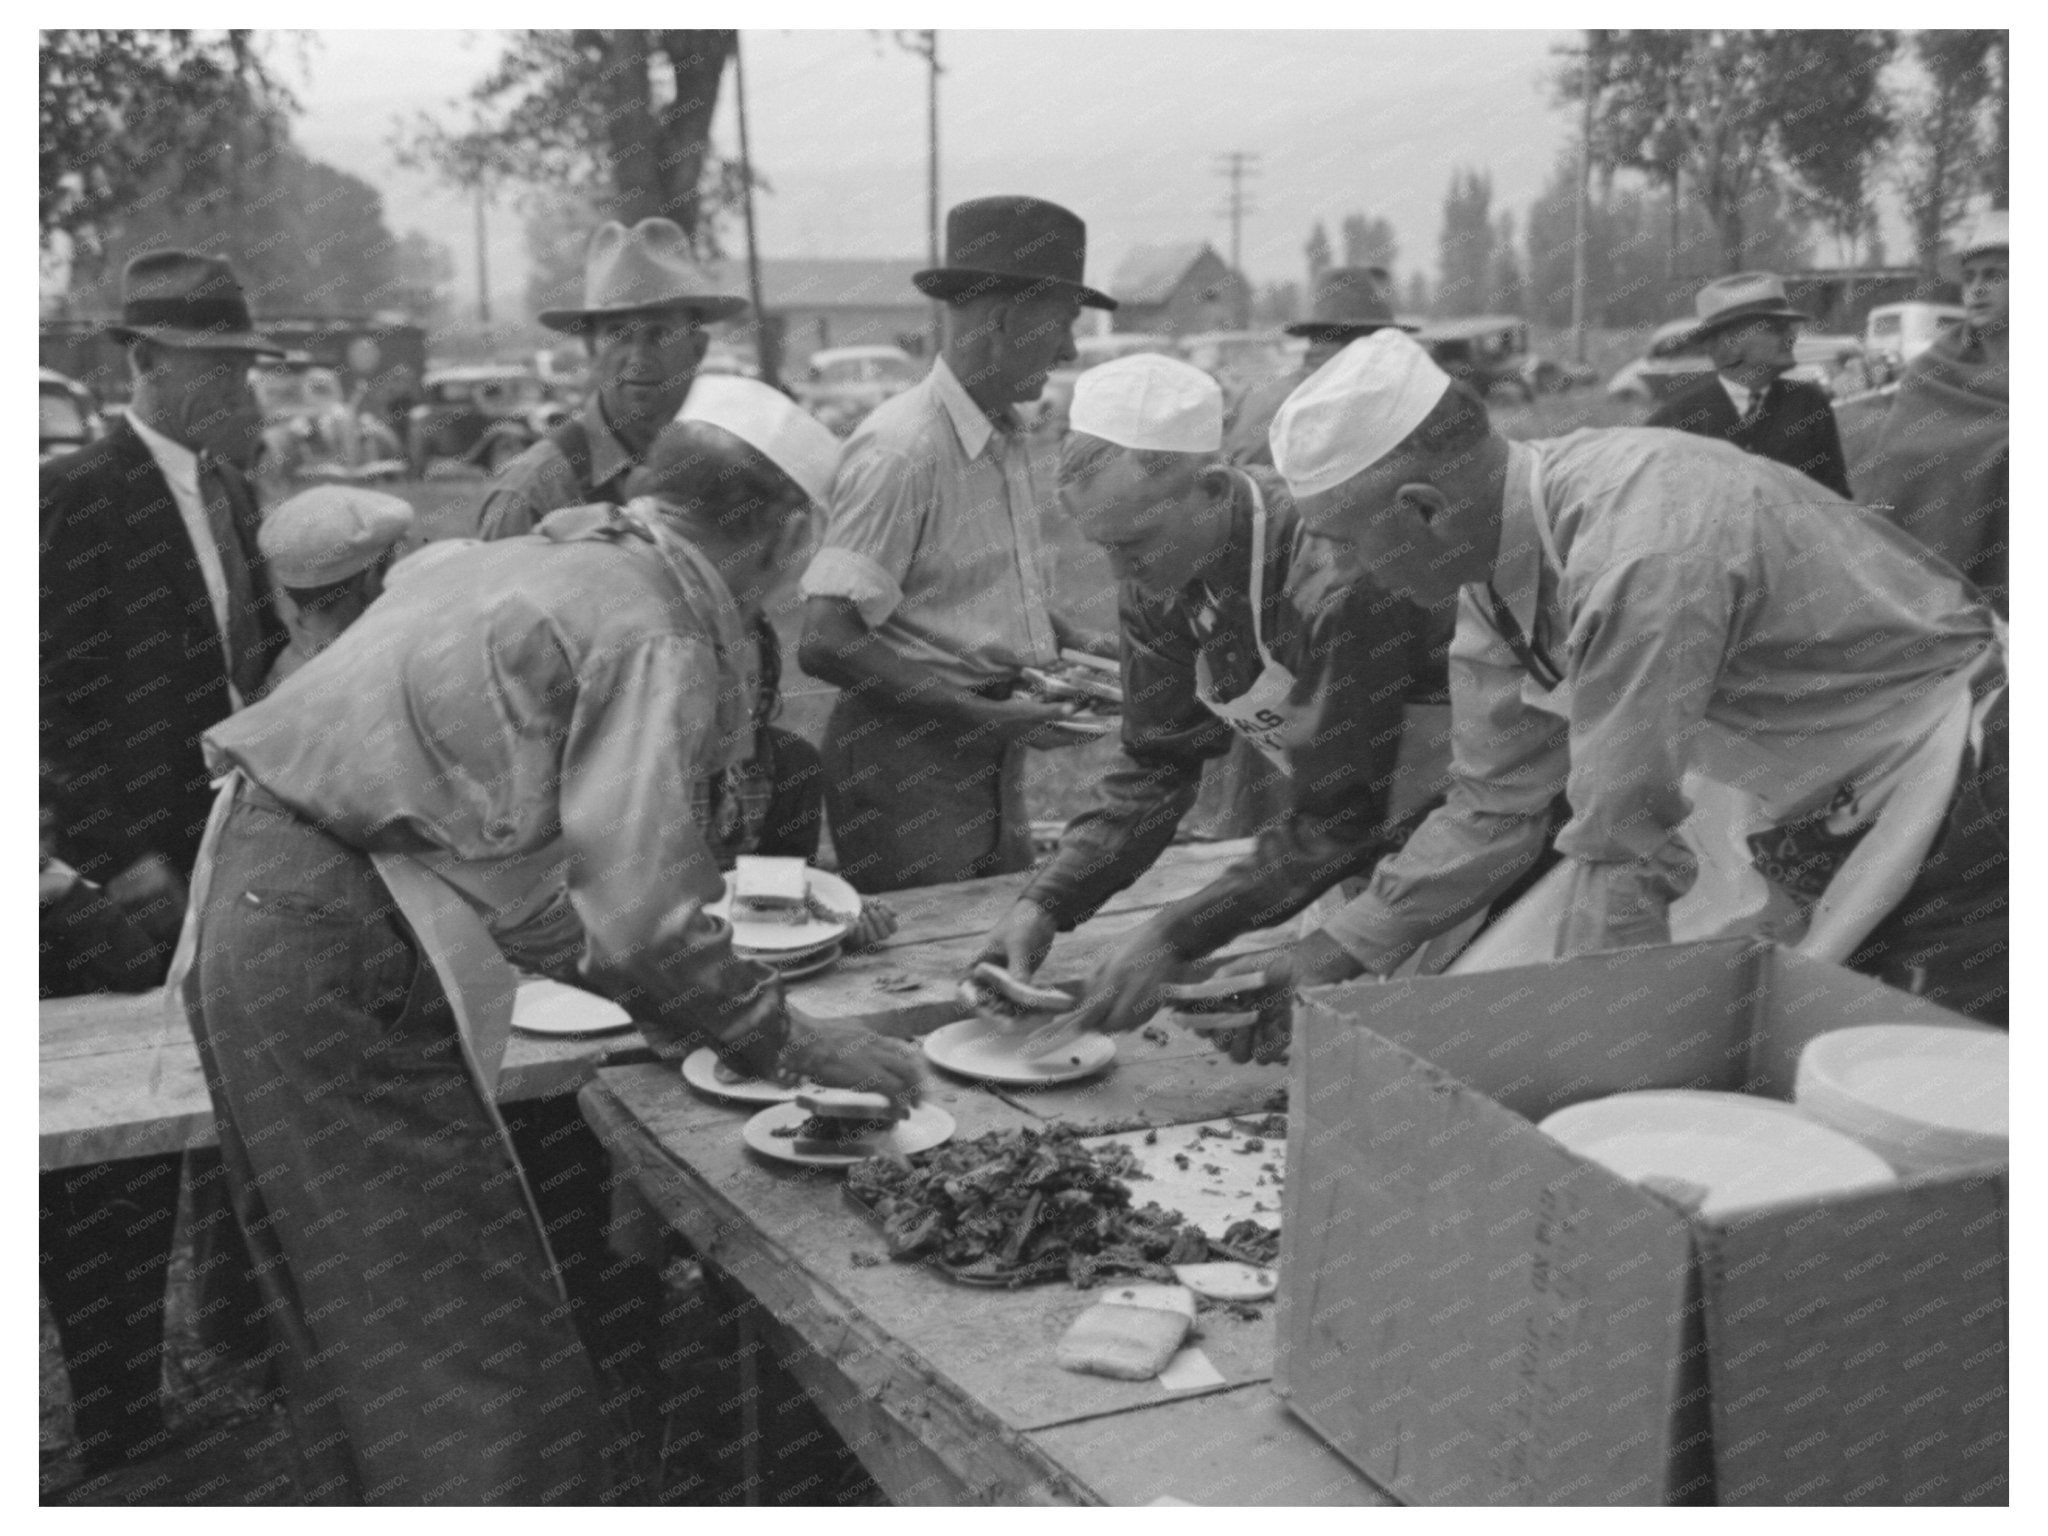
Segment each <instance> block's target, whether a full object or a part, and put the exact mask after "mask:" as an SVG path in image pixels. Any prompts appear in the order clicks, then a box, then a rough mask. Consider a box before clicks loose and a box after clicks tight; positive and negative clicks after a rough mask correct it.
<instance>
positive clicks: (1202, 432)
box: [1067, 352, 1223, 453]
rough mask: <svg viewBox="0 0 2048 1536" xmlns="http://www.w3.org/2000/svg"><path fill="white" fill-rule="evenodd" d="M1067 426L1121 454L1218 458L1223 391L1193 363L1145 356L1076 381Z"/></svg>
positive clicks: (1104, 366) (1122, 360)
mask: <svg viewBox="0 0 2048 1536" xmlns="http://www.w3.org/2000/svg"><path fill="white" fill-rule="evenodd" d="M1067 425H1068V426H1069V427H1070V428H1071V429H1072V430H1073V431H1076V432H1085V433H1086V434H1087V435H1088V436H1090V437H1099V438H1101V439H1102V440H1103V441H1104V442H1107V443H1115V444H1116V445H1117V446H1118V447H1120V448H1137V449H1144V450H1154V451H1158V452H1162V453H1215V452H1216V451H1217V450H1218V449H1220V448H1221V447H1222V446H1223V390H1222V388H1221V387H1220V386H1219V385H1218V384H1217V382H1216V381H1215V380H1214V379H1212V378H1211V377H1210V376H1209V375H1208V374H1206V373H1204V372H1202V370H1201V369H1199V368H1197V367H1195V366H1194V365H1193V364H1192V363H1184V362H1181V361H1180V360H1179V359H1178V358H1172V357H1161V356H1160V355H1159V354H1158V353H1156V352H1141V353H1138V354H1137V355H1136V356H1133V357H1120V358H1117V359H1116V360H1115V361H1114V362H1108V363H1103V364H1102V365H1101V366H1099V367H1095V368H1090V369H1089V370H1088V371H1087V372H1086V373H1084V374H1082V375H1081V376H1080V377H1079V378H1078V379H1076V380H1075V381H1074V400H1073V404H1072V405H1071V407H1069V409H1068V411H1067Z"/></svg>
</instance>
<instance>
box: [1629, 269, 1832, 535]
mask: <svg viewBox="0 0 2048 1536" xmlns="http://www.w3.org/2000/svg"><path fill="white" fill-rule="evenodd" d="M1693 304H1694V309H1695V311H1696V312H1697V313H1698V315H1699V324H1698V325H1697V326H1696V327H1694V329H1693V337H1694V339H1695V340H1696V341H1698V342H1700V343H1702V344H1703V345H1704V346H1705V348H1706V350H1707V355H1708V356H1710V357H1711V358H1712V359H1713V360H1714V372H1713V373H1712V374H1710V375H1709V376H1708V377H1706V378H1704V379H1701V380H1700V381H1699V383H1697V384H1694V385H1692V386H1690V387H1689V388H1687V389H1683V390H1681V391H1679V393H1677V394H1676V395H1673V396H1672V397H1671V398H1670V399H1669V400H1667V401H1665V402H1664V403H1663V404H1662V405H1660V406H1658V407H1657V409H1656V410H1655V411H1653V412H1651V413H1650V418H1649V420H1648V421H1646V422H1645V423H1644V425H1645V426H1650V427H1674V428H1676V429H1677V430H1678V431H1680V432H1692V433H1696V434H1698V435H1699V436H1701V437H1718V438H1722V439H1724V440H1725V441H1727V442H1731V443H1733V444H1734V445H1735V446H1736V447H1738V448H1740V449H1742V450H1743V451H1744V452H1746V453H1757V454H1762V455H1763V456H1764V457H1765V458H1767V459H1776V460H1777V461H1778V462H1779V463H1780V464H1789V465H1791V466H1792V468H1794V469H1796V470H1798V471H1800V472H1801V473H1802V474H1804V475H1807V476H1809V477H1810V478H1812V479H1814V480H1818V481H1819V482H1820V483H1821V484H1822V485H1824V486H1826V487H1827V488H1828V489H1829V490H1831V491H1833V492H1834V493H1835V494H1836V495H1837V496H1847V495H1848V494H1849V466H1848V462H1847V460H1845V459H1844V458H1843V456H1842V435H1841V433H1840V432H1839V431H1837V430H1836V427H1835V408H1834V405H1833V404H1832V403H1831V402H1830V401H1829V399H1828V395H1827V391H1826V390H1824V389H1822V388H1821V387H1820V386H1819V385H1818V384H1803V383H1800V382H1799V381H1798V380H1796V379H1788V378H1786V377H1785V376H1784V375H1785V373H1786V372H1787V371H1788V370H1789V369H1790V368H1791V367H1792V365H1793V363H1794V362H1795V361H1796V359H1795V358H1794V357H1793V355H1792V341H1793V338H1794V337H1796V336H1797V335H1798V334H1799V327H1800V326H1801V324H1803V323H1804V322H1805V321H1807V320H1810V319H1811V318H1812V316H1810V315H1807V314H1805V313H1803V312H1802V311H1800V310H1796V309H1794V308H1793V307H1792V306H1791V304H1790V303H1789V302H1787V300H1786V298H1785V284H1784V283H1783V282H1782V281H1781V280H1780V279H1779V278H1778V277H1776V276H1775V275H1773V274H1772V273H1769V272H1738V273H1736V274H1735V275H1734V276H1732V277H1717V278H1715V279H1714V280H1713V281H1712V282H1711V283H1708V284H1707V285H1706V286H1705V287H1704V288H1702V289H1701V290H1700V291H1699V295H1698V297H1697V298H1696V299H1695V300H1694V301H1693Z"/></svg>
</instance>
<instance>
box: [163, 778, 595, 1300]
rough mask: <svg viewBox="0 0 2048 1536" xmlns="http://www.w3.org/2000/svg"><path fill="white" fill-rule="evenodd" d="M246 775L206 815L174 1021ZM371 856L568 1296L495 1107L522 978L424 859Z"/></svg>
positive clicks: (172, 984)
mask: <svg viewBox="0 0 2048 1536" xmlns="http://www.w3.org/2000/svg"><path fill="white" fill-rule="evenodd" d="M247 782H248V779H247V776H246V775H244V774H243V772H242V770H241V769H239V768H237V769H234V770H232V771H231V772H230V773H229V774H228V775H227V777H226V778H224V779H222V780H220V781H219V786H220V788H219V793H218V794H217V795H216V796H215V797H214V802H213V812H212V814H211V815H210V816H209V817H208V818H207V822H206V834H205V836H204V837H203V838H202V839H201V841H200V844H199V858H198V862H197V863H196V864H195V865H194V866H193V870H192V897H191V902H190V904H189V905H188V906H187V907H186V909H185V925H184V928H183V929H182V930H181V932H180V933H179V935H178V950H177V953H176V955H175V956H174V957H173V958H172V961H171V973H170V977H169V980H168V981H167V982H166V984H165V988H164V1008H165V1011H166V1012H167V1013H168V1014H170V1016H171V1020H172V1022H173V1023H174V1024H176V1025H181V1026H185V1027H187V1028H189V1024H188V1021H187V1020H186V1017H185V979H186V977H187V976H188V975H189V974H190V972H191V969H192V964H193V960H194V958H195V957H196V955H197V953H198V947H199V921H200V915H201V914H202V913H203V912H204V911H205V910H206V900H207V894H208V892H209V891H210V890H211V888H212V885H213V861H214V856H215V850H216V848H217V847H218V845H219V842H220V834H221V829H222V827H224V826H225V825H226V823H227V817H228V812H229V811H230V810H231V809H232V808H233V806H234V803H235V797H236V796H237V795H238V794H239V793H240V791H241V788H242V786H243V785H244V784H245V783H247ZM369 858H370V862H371V864H372V865H373V866H375V868H376V871H377V876H378V878H379V879H381V880H382V881H383V882H384V886H385V889H387V890H388V891H390V893H391V899H392V900H393V901H394V902H396V903H397V905H398V910H399V911H400V912H401V913H403V914H404V916H405V920H406V922H407V923H408V924H410V925H411V927H412V931H413V934H414V936H415V937H416V938H417V939H418V940H419V945H420V952H421V953H422V954H423V955H424V956H425V957H426V959H427V961H428V963H429V964H431V965H432V966H433V967H434V974H435V975H436V976H437V977H438V978H439V980H440V982H441V989H442V991H444V992H445V993H446V994H447V996H448V1004H449V1007H450V1009H451V1010H452V1011H453V1012H454V1015H455V1025H456V1033H457V1035H458V1037H459V1038H460V1040H461V1043H462V1059H463V1064H464V1066H465V1067H466V1068H467V1069H468V1071H469V1077H470V1081H471V1083H472V1084H473V1085H474V1086H475V1088H476V1090H477V1096H478V1098H479V1100H480V1101H481V1102H482V1104H483V1105H484V1108H485V1110H486V1112H487V1113H488V1114H489V1116H490V1120H491V1124H492V1125H493V1126H494V1127H495V1128H496V1130H497V1133H498V1139H499V1140H500V1141H501V1142H502V1143H503V1144H504V1147H505V1151H506V1153H507V1155H508V1156H510V1157H511V1159H512V1166H513V1167H514V1168H518V1169H519V1188H520V1193H521V1195H522V1197H523V1198H524V1199H525V1201H526V1208H527V1211H528V1213H529V1214H530V1215H531V1216H532V1218H533V1230H534V1234H535V1235H536V1236H537V1237H538V1238H539V1239H540V1243H541V1247H542V1249H543V1251H544V1252H545V1253H546V1255H547V1261H548V1272H549V1274H550V1276H551V1277H552V1278H553V1280H554V1285H555V1291H556V1294H557V1295H558V1296H560V1297H561V1299H562V1300H564V1301H566V1300H567V1299H568V1292H567V1290H566V1288H565V1287H564V1286H563V1283H562V1277H561V1271H560V1269H559V1267H558V1266H557V1264H556V1262H555V1256H554V1249H553V1247H552V1246H551V1245H550V1244H549V1242H548V1238H547V1228H546V1226H545V1224H544V1223H543V1222H542V1220H541V1216H540V1208H539V1206H538V1205H537V1204H535V1202H534V1198H533V1191H532V1190H531V1189H530V1188H529V1187H528V1186H527V1183H526V1173H525V1170H524V1169H523V1168H520V1164H519V1158H518V1154H517V1153H516V1152H515V1151H514V1150H513V1147H512V1139H511V1135H510V1133H509V1132H508V1131H507V1130H506V1129H505V1121H504V1118H503V1117H502V1116H501V1115H500V1114H499V1113H498V1097H497V1094H498V1078H499V1075H500V1073H501V1072H502V1071H503V1069H504V1064H505V1045H506V1042H507V1040H508V1039H509V1038H510V1036H511V1033H512V1002H513V998H514V996H515V994H516V993H517V991H518V978H517V976H516V975H515V974H514V972H513V970H512V967H511V966H510V965H509V964H508V963H507V962H506V960H505V957H504V955H503V954H502V953H501V952H500V951H499V948H498V943H497V940H495V939H494V938H492V936H491V932H490V929H489V928H488V927H486V926H485V923H484V920H483V918H482V916H481V915H479V913H478V911H477V909H476V908H475V907H474V906H472V905H471V904H470V902H469V901H468V900H467V899H465V898H464V896H463V895H462V893H461V892H460V891H458V890H457V889H456V887H455V886H453V885H452V884H450V883H449V882H448V881H447V880H446V879H444V878H443V877H442V876H441V875H439V874H437V873H435V871H434V870H433V869H432V868H431V867H430V866H429V865H428V864H427V863H426V862H425V861H423V860H421V859H418V858H415V857H413V856H412V855H410V854H404V853H372V854H370V855H369Z"/></svg>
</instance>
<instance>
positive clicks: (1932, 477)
mask: <svg viewBox="0 0 2048 1536" xmlns="http://www.w3.org/2000/svg"><path fill="white" fill-rule="evenodd" d="M2010 223H2011V216H2010V215H2009V214H2007V213H2004V212H1997V213H1989V214H1986V215H1984V216H1983V217H1982V218H1980V219H1979V220H1978V221H1977V222H1976V223H1975V224H1974V225H1972V226H1971V228H1970V229H1969V230H1968V231H1967V232H1966V233H1965V234H1964V236H1963V240H1962V244H1961V247H1960V248H1959V249H1958V251H1957V253H1956V256H1957V260H1958V263H1959V265H1960V274H1959V275H1960V277H1961V279H1962V285H1963V309H1964V320H1963V323H1962V324H1961V325H1959V326H1957V327H1955V328H1954V329H1952V330H1949V331H1946V332H1944V333H1943V334H1942V335H1941V336H1940V337H1939V338H1937V339H1936V341H1935V343H1934V345H1933V346H1931V347H1929V348H1928V349H1927V350H1926V351H1925V352H1922V353H1921V354H1920V355H1919V356H1918V357H1916V358H1914V359H1913V361H1912V363H1911V364H1910V365H1909V366H1908V367H1907V369H1906V376H1905V378H1903V379H1902V380H1900V381H1899V392H1898V394H1897V396H1896V397H1895V398H1894V399H1893V401H1892V406H1891V410H1890V412H1889V414H1887V415H1886V417H1885V421H1884V428H1883V432H1882V435H1881V436H1880V437H1879V439H1878V443H1877V447H1876V448H1875V450H1873V452H1872V454H1871V462H1870V465H1869V468H1868V471H1867V473H1868V475H1869V480H1870V483H1869V485H1868V486H1867V487H1866V488H1865V490H1866V499H1867V501H1868V502H1869V504H1870V505H1871V506H1872V507H1873V508H1875V509H1876V510H1877V511H1879V512H1882V513H1883V514H1884V515H1885V516H1886V517H1888V518H1890V519H1891V520H1892V521H1893V522H1894V523H1897V524H1898V525H1899V526H1900V527H1901V528H1903V529H1905V530H1906V532H1908V533H1910V534H1912V535H1913V537H1914V538H1916V539H1918V540H1920V542H1921V543H1923V544H1925V545H1926V546H1927V547H1928V548H1929V549H1931V550H1933V551H1934V552H1935V553H1936V554H1938V555H1940V556H1941V557H1942V558H1943V559H1945V560H1948V561H1949V562H1951V563H1952V564H1953V565H1954V566H1955V567H1956V568H1957V569H1958V570H1960V571H1961V572H1962V573H1963V574H1964V575H1965V576H1967V577H1969V578H1970V579H1971V580H1972V581H1974V582H1975V583H1976V584H1977V586H1978V587H1979V588H1980V589H1981V590H1982V591H1983V593H1984V595H1985V597H1986V598H1988V599H1989V600H1990V602H1991V605H1992V606H1993V607H1994V608H1996V609H1997V610H1998V611H1999V612H2000V613H2007V612H2009V611H2010V607H2009V605H2010V601H2011V599H2010V595H2009V582H2010V576H2009V571H2010V565H2009V555H2008V551H2007V543H2006V541H2007V538H2008V525H2009V515H2010V513H2009V509H2010V504H2011V500H2012V461H2011V448H2010V440H2011V433H2012V407H2011V380H2012V374H2011V367H2010V363H2009V359H2010V355H2011V353H2010V348H2011V334H2012V320H2011V316H2012V298H2011V284H2012V266H2011V263H2012V249H2011V242H2012V236H2011V230H2010Z"/></svg>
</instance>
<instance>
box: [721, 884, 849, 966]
mask: <svg viewBox="0 0 2048 1536" xmlns="http://www.w3.org/2000/svg"><path fill="white" fill-rule="evenodd" d="M804 886H805V889H806V891H807V892H808V894H809V896H810V898H811V903H812V909H813V910H812V913H811V915H810V917H809V918H808V919H807V920H806V921H804V922H801V923H764V922H759V921H756V920H755V919H752V918H749V917H746V916H744V915H742V916H741V917H740V918H739V919H738V920H735V919H734V918H733V915H732V892H731V889H730V887H729V886H728V888H727V891H726V894H725V895H723V896H721V897H719V898H718V900H717V901H715V902H713V903H712V904H711V906H710V907H709V908H707V909H706V910H708V911H709V912H711V913H712V914H713V915H714V916H717V917H722V918H724V919H725V920H726V921H727V922H729V923H731V924H732V947H733V952H734V953H735V954H738V955H740V956H741V957H742V958H744V959H748V960H758V961H760V962H761V963H762V964H763V965H767V966H772V967H773V968H774V969H775V970H776V971H778V972H780V973H781V975H782V979H783V980H784V981H795V980H797V979H798V978H799V977H803V976H814V975H816V974H817V973H818V972H820V971H822V970H824V969H825V968H826V967H827V966H829V965H831V964H832V962H833V961H835V960H837V959H838V958H839V955H840V951H841V948H842V943H841V941H842V940H844V939H845V937H846V935H847V933H848V931H849V930H850V929H851V928H852V927H853V919H854V918H856V917H858V916H859V915H860V905H861V903H860V893H859V892H858V891H856V890H854V888H853V887H852V886H850V885H848V884H847V883H846V882H845V881H844V880H842V879H840V878H839V877H838V876H837V875H834V874H828V873H826V872H825V871H824V870H822V869H806V870H805V871H804ZM820 908H822V909H823V910H825V911H829V912H843V913H845V914H846V915H847V920H846V921H844V922H838V921H834V920H830V919H827V918H822V917H820V916H818V915H817V912H818V909H820Z"/></svg>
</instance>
